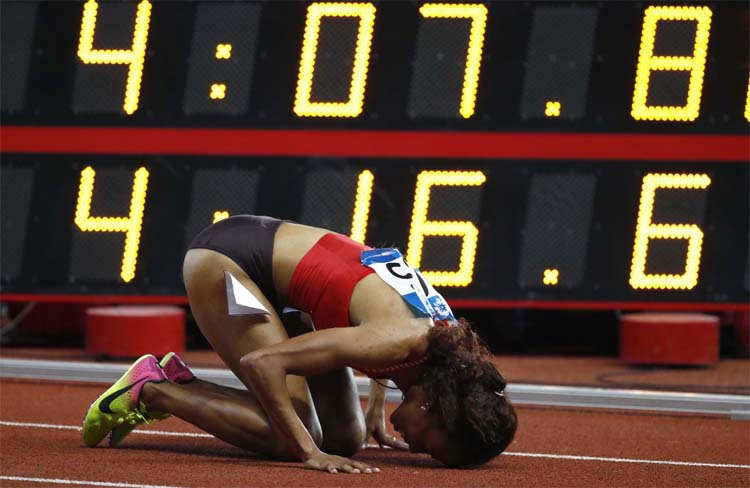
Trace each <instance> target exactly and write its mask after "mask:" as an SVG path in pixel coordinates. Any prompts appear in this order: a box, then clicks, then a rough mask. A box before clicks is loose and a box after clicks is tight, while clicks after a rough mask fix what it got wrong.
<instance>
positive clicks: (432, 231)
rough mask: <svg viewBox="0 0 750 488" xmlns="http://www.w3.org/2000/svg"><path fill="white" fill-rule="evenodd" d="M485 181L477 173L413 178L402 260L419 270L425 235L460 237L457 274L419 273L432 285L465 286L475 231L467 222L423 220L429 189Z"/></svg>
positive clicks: (470, 273) (473, 252) (471, 265)
mask: <svg viewBox="0 0 750 488" xmlns="http://www.w3.org/2000/svg"><path fill="white" fill-rule="evenodd" d="M486 179H487V178H486V177H485V176H484V173H482V172H481V171H422V172H421V173H419V176H417V187H416V189H415V191H414V211H413V213H412V218H411V229H410V231H409V248H408V251H407V253H406V261H407V262H408V263H409V264H410V265H411V266H414V267H415V268H419V266H420V264H421V262H422V247H423V245H424V238H425V236H460V237H461V239H462V243H461V258H460V261H459V266H458V271H422V274H424V275H425V276H426V277H427V278H428V279H429V280H430V282H431V283H432V284H433V285H435V286H467V285H468V284H469V283H471V280H472V277H473V273H474V257H475V256H476V252H477V240H478V238H479V229H477V228H476V226H475V225H474V224H473V223H472V222H470V221H438V220H427V210H428V209H429V206H430V189H431V188H432V187H433V186H481V185H482V184H483V183H484V182H485V180H486Z"/></svg>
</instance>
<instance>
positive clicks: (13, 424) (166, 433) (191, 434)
mask: <svg viewBox="0 0 750 488" xmlns="http://www.w3.org/2000/svg"><path fill="white" fill-rule="evenodd" d="M0 425H5V426H7V427H31V428H34V429H58V430H78V431H80V430H82V429H83V427H79V426H77V425H57V424H35V423H32V422H10V421H7V420H0ZM131 434H145V435H164V436H175V437H208V438H214V436H212V435H211V434H204V433H201V432H173V431H169V430H138V429H136V430H134V431H133V432H131Z"/></svg>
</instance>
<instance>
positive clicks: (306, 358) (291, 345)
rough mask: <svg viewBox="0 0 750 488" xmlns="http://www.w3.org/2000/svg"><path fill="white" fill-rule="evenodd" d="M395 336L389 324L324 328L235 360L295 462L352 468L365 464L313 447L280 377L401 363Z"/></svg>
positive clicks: (400, 343) (404, 347)
mask: <svg viewBox="0 0 750 488" xmlns="http://www.w3.org/2000/svg"><path fill="white" fill-rule="evenodd" d="M400 336H402V334H397V333H393V329H392V328H390V327H388V328H382V329H378V328H377V327H365V326H360V327H348V328H336V329H326V330H321V331H317V332H312V333H309V334H304V335H301V336H298V337H294V338H292V339H289V340H288V341H284V342H281V343H277V344H274V345H272V346H269V347H265V348H261V349H258V350H256V351H253V352H251V353H249V354H247V355H245V356H244V357H243V358H242V360H241V364H242V367H243V368H244V369H245V371H246V372H247V375H248V378H249V380H250V382H251V384H252V387H253V391H254V392H255V394H256V396H257V398H258V401H260V403H261V405H263V409H264V410H265V412H266V414H267V415H268V416H269V418H270V420H271V422H272V423H273V424H274V426H275V427H276V428H277V430H278V431H279V433H280V434H281V435H283V436H284V438H285V440H286V441H287V444H288V445H289V446H290V447H291V448H292V449H293V451H294V453H295V455H296V456H297V457H298V458H299V459H300V460H301V461H303V462H304V463H305V464H306V465H307V466H308V467H311V468H314V469H326V470H328V471H334V470H339V469H340V470H344V471H348V472H355V470H356V469H357V465H360V466H364V469H368V467H367V466H365V465H363V464H361V463H355V462H353V461H350V460H348V459H346V458H340V457H338V456H329V455H327V454H324V453H322V452H321V451H320V450H319V449H318V448H317V446H316V445H315V443H314V442H313V440H312V437H311V436H310V433H309V432H308V431H307V429H306V428H305V426H304V424H303V423H302V421H301V420H300V419H299V417H298V416H297V414H296V412H295V410H294V407H293V406H292V401H291V399H290V397H289V392H288V390H287V387H286V375H287V374H296V375H302V376H309V375H313V374H319V373H324V372H327V371H333V370H336V369H339V368H343V367H345V366H352V367H354V368H372V369H376V368H382V367H385V366H389V365H393V364H397V363H400V362H403V361H404V360H406V359H407V358H408V355H409V351H410V350H409V346H408V344H407V343H406V342H405V341H404V338H403V337H400ZM359 469H363V468H359Z"/></svg>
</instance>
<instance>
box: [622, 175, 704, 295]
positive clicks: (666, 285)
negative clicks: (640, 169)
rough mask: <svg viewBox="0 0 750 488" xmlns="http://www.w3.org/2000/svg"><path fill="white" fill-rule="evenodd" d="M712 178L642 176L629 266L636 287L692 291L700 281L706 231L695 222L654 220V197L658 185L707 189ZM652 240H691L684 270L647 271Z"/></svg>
mask: <svg viewBox="0 0 750 488" xmlns="http://www.w3.org/2000/svg"><path fill="white" fill-rule="evenodd" d="M710 184H711V179H710V178H709V177H708V175H705V174H653V173H650V174H647V175H646V176H645V177H644V178H643V187H642V188H641V202H640V208H639V209H638V223H637V224H636V229H635V243H634V245H633V263H632V266H631V267H630V286H632V287H633V288H634V289H636V290H639V289H644V288H646V289H651V288H660V289H672V290H673V289H682V290H685V289H687V290H690V289H692V288H694V287H695V285H697V284H698V268H699V267H700V261H701V246H702V244H703V231H702V230H701V229H700V227H698V226H697V225H695V224H655V223H653V222H652V220H651V218H652V214H653V209H654V196H655V194H656V190H657V189H659V188H679V189H690V188H692V189H699V190H705V189H706V188H708V185H710ZM651 239H686V240H687V241H688V249H687V256H686V260H685V272H684V273H683V274H681V275H674V274H646V260H647V259H648V243H649V241H650V240H651Z"/></svg>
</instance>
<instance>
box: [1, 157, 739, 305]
mask: <svg viewBox="0 0 750 488" xmlns="http://www.w3.org/2000/svg"><path fill="white" fill-rule="evenodd" d="M3 175H4V177H3V179H2V181H3V183H4V187H3V195H4V196H6V195H7V196H8V197H7V201H5V200H4V201H3V206H2V212H3V214H2V219H3V248H4V252H3V254H2V257H3V263H2V268H3V275H2V279H3V281H2V284H3V291H4V292H5V293H10V294H13V293H27V292H29V291H32V290H33V292H35V293H40V294H56V293H61V292H63V293H67V294H106V295H130V294H134V295H139V294H140V295H149V294H152V295H166V296H171V295H181V294H182V293H183V290H182V283H181V279H180V270H181V262H182V257H183V253H184V250H185V248H186V245H187V243H188V242H189V240H190V239H191V238H192V237H193V235H194V234H195V233H196V232H197V231H198V230H200V229H201V228H203V227H204V226H206V225H208V224H210V223H212V222H213V221H215V220H216V219H220V218H222V217H226V216H228V215H234V214H240V213H258V214H272V215H275V216H278V217H281V218H286V219H291V220H296V221H302V222H305V223H307V224H311V225H320V226H325V227H328V228H331V229H332V230H335V231H337V232H341V233H344V234H346V235H352V236H353V237H354V238H356V239H358V240H362V241H364V242H367V243H369V244H371V245H373V246H383V245H398V246H399V247H400V248H401V249H402V250H404V251H405V253H406V256H407V260H409V261H411V262H412V263H414V264H415V265H416V266H418V267H419V268H420V269H422V270H423V271H424V273H425V275H426V276H428V277H429V278H430V279H431V281H432V282H434V283H435V284H436V285H437V286H439V287H440V288H441V290H442V291H443V292H444V293H445V295H446V296H447V297H449V298H450V299H463V300H476V301H486V302H487V303H491V302H500V301H503V300H509V301H515V302H518V301H521V300H540V301H556V302H559V301H577V302H597V301H599V302H627V301H637V302H684V303H695V302H716V303H717V304H722V303H723V304H725V305H726V304H741V303H745V302H747V298H748V283H747V273H746V268H747V264H748V245H749V243H748V220H749V219H750V215H749V214H748V205H747V198H746V196H747V195H748V191H749V190H748V180H749V178H750V174H748V167H747V165H744V164H736V163H697V162H669V163H664V162H661V163H649V162H621V161H596V162H591V161H569V162H565V163H564V164H560V163H559V162H549V161H528V160H526V161H517V160H516V161H514V160H504V161H495V160H463V161H460V162H456V161H454V160H441V159H433V160H430V161H429V162H425V161H420V160H414V159H396V160H387V161H378V162H373V161H370V160H367V159H360V158H320V159H310V158H280V157H210V158H207V157H187V156H183V157H180V156H154V155H145V154H144V155H138V156H133V155H128V156H118V155H107V156H91V155H7V156H5V157H4V158H3ZM6 185H7V188H6ZM29 188H31V189H32V191H31V192H29V191H28V190H29ZM16 194H18V195H29V194H30V195H31V197H30V198H29V197H28V196H27V197H25V198H16V197H15V195H16ZM743 195H744V196H745V198H742V197H741V196H743Z"/></svg>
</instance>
